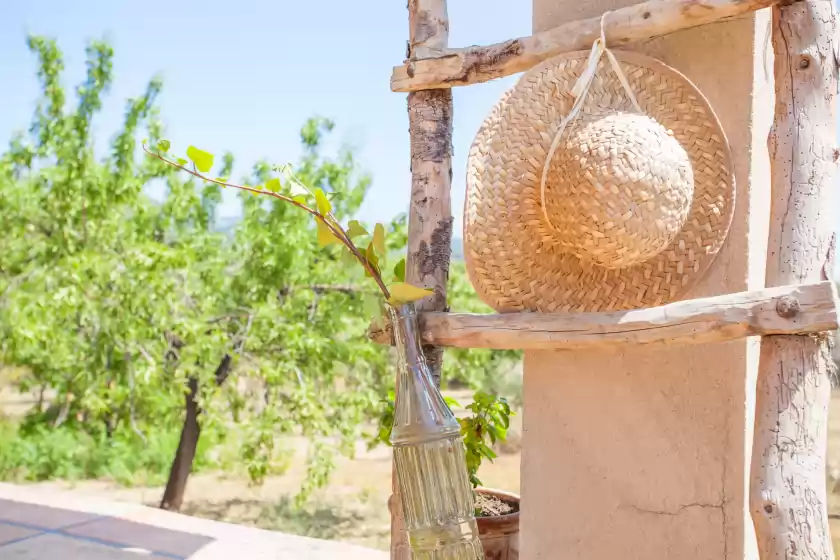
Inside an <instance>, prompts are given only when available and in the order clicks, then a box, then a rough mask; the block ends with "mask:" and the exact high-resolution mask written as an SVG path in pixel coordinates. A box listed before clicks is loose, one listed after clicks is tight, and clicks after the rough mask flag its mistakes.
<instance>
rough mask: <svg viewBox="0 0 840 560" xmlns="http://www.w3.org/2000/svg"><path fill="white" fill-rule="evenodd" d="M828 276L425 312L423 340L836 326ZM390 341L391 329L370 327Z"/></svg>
mask: <svg viewBox="0 0 840 560" xmlns="http://www.w3.org/2000/svg"><path fill="white" fill-rule="evenodd" d="M836 302H837V294H836V289H835V286H834V284H833V282H828V281H826V282H820V283H816V284H806V285H802V286H782V287H778V288H765V289H762V290H756V291H752V292H741V293H737V294H726V295H721V296H715V297H708V298H702V299H694V300H687V301H678V302H674V303H670V304H668V305H664V306H662V307H651V308H647V309H636V310H632V311H614V312H607V313H508V314H503V315H477V314H470V313H423V314H421V315H420V330H421V333H422V336H423V340H424V342H426V343H428V344H434V345H438V346H451V347H457V348H494V349H498V350H513V349H523V350H541V349H566V350H581V349H585V348H606V347H608V346H615V345H621V344H628V343H629V344H637V345H638V344H676V343H692V344H697V343H703V342H721V341H726V340H735V339H738V338H746V337H748V336H756V335H774V334H807V333H815V332H823V331H827V330H833V329H836V328H838V312H837V305H836ZM371 338H373V339H374V340H375V341H376V342H379V343H385V344H389V343H391V332H390V330H389V329H387V328H386V329H385V330H378V331H376V332H371Z"/></svg>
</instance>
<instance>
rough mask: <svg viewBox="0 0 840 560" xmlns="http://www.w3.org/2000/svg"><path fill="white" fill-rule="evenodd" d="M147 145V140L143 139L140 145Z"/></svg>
mask: <svg viewBox="0 0 840 560" xmlns="http://www.w3.org/2000/svg"><path fill="white" fill-rule="evenodd" d="M148 143H149V139H148V138H143V141H142V142H141V144H143V145H144V146H145V145H146V144H148Z"/></svg>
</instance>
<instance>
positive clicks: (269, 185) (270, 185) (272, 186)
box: [265, 177, 281, 192]
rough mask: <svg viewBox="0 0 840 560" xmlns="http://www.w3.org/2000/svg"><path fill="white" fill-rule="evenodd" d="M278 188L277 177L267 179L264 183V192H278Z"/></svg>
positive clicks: (278, 180) (278, 181)
mask: <svg viewBox="0 0 840 560" xmlns="http://www.w3.org/2000/svg"><path fill="white" fill-rule="evenodd" d="M280 187H281V185H280V179H278V178H277V177H275V178H273V179H269V180H268V181H266V182H265V190H267V191H271V192H278V191H279V190H280Z"/></svg>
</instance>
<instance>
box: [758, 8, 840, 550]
mask: <svg viewBox="0 0 840 560" xmlns="http://www.w3.org/2000/svg"><path fill="white" fill-rule="evenodd" d="M833 4H834V3H833V1H832V0H810V1H807V2H801V3H798V4H795V5H791V6H784V7H782V6H779V7H777V8H775V9H774V10H773V24H772V27H773V50H774V52H775V71H774V75H775V84H776V114H775V121H774V124H773V130H772V131H771V134H770V142H769V148H770V156H771V159H772V161H771V173H772V207H771V217H770V219H771V221H770V237H769V244H768V254H767V276H766V278H767V280H766V281H767V285H769V286H774V285H779V284H790V283H804V282H814V281H816V280H819V279H826V278H830V277H831V276H832V272H833V270H832V269H833V261H834V258H833V254H834V225H835V223H836V222H835V214H834V211H835V198H834V189H835V184H836V180H837V159H838V153H839V152H838V151H837V142H836V140H837V138H836V128H835V127H836V126H837V124H836V123H837V116H836V113H835V107H834V104H835V97H836V92H837V59H836V57H835V48H836V47H837V45H835V44H834V37H835V30H836V20H835V14H834V6H833ZM826 330H827V329H826ZM830 343H831V336H830V333H827V332H826V333H822V334H821V335H817V336H770V337H765V338H763V339H762V342H761V358H760V364H759V371H758V384H757V392H756V413H755V434H754V439H753V454H752V472H751V484H750V510H751V513H752V518H753V522H754V525H755V529H756V536H757V538H758V548H759V554H760V558H761V560H783V559H784V560H787V559H790V558H811V559H814V560H826V559H831V558H834V552H833V550H832V545H831V537H830V535H829V528H828V511H827V510H828V507H827V495H826V484H825V466H826V447H827V440H828V405H829V400H830V397H831V376H832V368H833V362H832V360H831V352H830Z"/></svg>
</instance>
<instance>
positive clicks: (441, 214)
mask: <svg viewBox="0 0 840 560" xmlns="http://www.w3.org/2000/svg"><path fill="white" fill-rule="evenodd" d="M408 21H409V41H408V53H407V54H408V58H416V57H418V56H420V55H424V54H428V53H430V52H435V51H441V50H443V49H445V48H446V47H447V44H448V41H449V17H448V14H447V10H446V0H408ZM408 128H409V134H410V135H411V203H410V207H409V212H408V258H407V259H406V269H405V273H406V281H407V282H410V283H411V284H413V285H415V286H423V287H425V288H432V289H434V291H435V294H434V296H431V297H428V298H425V299H424V300H421V301H419V302H418V303H417V310H418V311H421V312H422V311H443V310H444V309H445V308H446V285H447V283H448V280H449V257H450V253H451V250H452V208H451V202H450V186H451V183H452V91H451V90H449V89H443V90H428V91H421V92H416V93H410V94H409V95H408ZM423 351H424V354H425V358H426V362H427V364H428V365H429V369H430V370H431V373H432V376H433V377H434V379H435V383H437V384H438V385H440V371H441V363H442V361H443V349H442V348H436V347H433V346H424V348H423ZM391 488H392V495H391V498H390V499H389V504H390V510H391V558H392V560H409V559H410V557H411V552H410V549H409V547H408V541H407V538H406V534H405V525H404V521H403V515H402V511H401V509H402V508H401V505H400V502H399V498H398V488H397V479H396V472H395V471H394V470H393V468H392V480H391Z"/></svg>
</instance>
